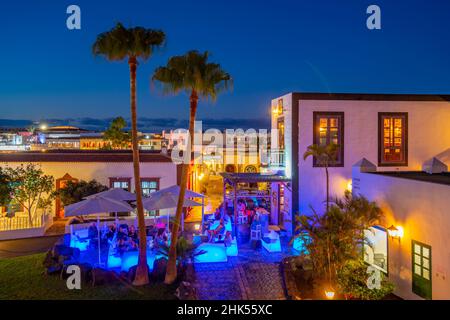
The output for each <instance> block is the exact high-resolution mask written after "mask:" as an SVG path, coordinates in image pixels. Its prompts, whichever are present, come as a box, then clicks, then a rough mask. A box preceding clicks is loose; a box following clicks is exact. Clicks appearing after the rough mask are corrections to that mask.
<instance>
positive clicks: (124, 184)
mask: <svg viewBox="0 0 450 320" xmlns="http://www.w3.org/2000/svg"><path fill="white" fill-rule="evenodd" d="M109 187H110V188H121V189H124V190H126V191H131V178H109Z"/></svg>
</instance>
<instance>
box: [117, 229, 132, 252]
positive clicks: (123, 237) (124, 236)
mask: <svg viewBox="0 0 450 320" xmlns="http://www.w3.org/2000/svg"><path fill="white" fill-rule="evenodd" d="M129 241H130V240H129V237H128V232H127V230H126V229H125V228H124V227H123V225H121V226H120V227H119V231H118V232H117V235H116V248H117V252H118V253H119V254H123V253H124V252H125V251H128V247H129Z"/></svg>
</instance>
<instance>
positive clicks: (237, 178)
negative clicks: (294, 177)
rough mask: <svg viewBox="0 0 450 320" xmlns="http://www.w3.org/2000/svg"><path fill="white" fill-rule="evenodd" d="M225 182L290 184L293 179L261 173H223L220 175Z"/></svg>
mask: <svg viewBox="0 0 450 320" xmlns="http://www.w3.org/2000/svg"><path fill="white" fill-rule="evenodd" d="M220 175H221V176H222V177H223V178H224V180H227V181H228V182H230V183H232V184H236V183H240V182H243V183H258V182H290V181H291V179H289V178H287V177H285V176H282V175H278V174H261V173H229V172H222V173H221V174H220Z"/></svg>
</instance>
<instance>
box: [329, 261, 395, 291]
mask: <svg viewBox="0 0 450 320" xmlns="http://www.w3.org/2000/svg"><path fill="white" fill-rule="evenodd" d="M379 274H380V276H381V278H380V288H379V289H370V288H369V286H368V281H370V280H369V277H370V276H371V274H370V273H368V265H367V264H365V263H364V262H362V261H360V260H350V261H348V262H347V263H346V264H345V266H344V267H343V268H341V269H340V270H339V272H338V274H337V283H338V288H339V292H340V293H341V294H342V295H344V296H345V297H346V298H350V299H362V300H381V299H383V298H384V297H386V296H387V295H388V294H390V293H392V292H393V291H394V285H393V284H392V283H391V282H389V280H388V279H387V277H386V276H385V274H384V273H383V272H380V273H379Z"/></svg>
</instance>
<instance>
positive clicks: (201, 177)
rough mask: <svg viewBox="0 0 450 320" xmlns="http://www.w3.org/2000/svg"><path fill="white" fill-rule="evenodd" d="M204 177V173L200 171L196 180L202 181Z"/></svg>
mask: <svg viewBox="0 0 450 320" xmlns="http://www.w3.org/2000/svg"><path fill="white" fill-rule="evenodd" d="M204 177H205V174H204V173H200V175H199V176H198V180H200V181H202V180H203V178H204Z"/></svg>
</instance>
